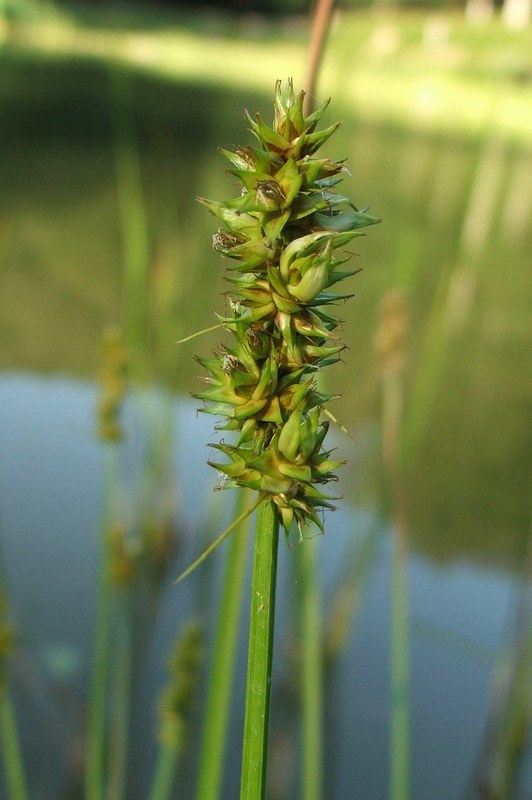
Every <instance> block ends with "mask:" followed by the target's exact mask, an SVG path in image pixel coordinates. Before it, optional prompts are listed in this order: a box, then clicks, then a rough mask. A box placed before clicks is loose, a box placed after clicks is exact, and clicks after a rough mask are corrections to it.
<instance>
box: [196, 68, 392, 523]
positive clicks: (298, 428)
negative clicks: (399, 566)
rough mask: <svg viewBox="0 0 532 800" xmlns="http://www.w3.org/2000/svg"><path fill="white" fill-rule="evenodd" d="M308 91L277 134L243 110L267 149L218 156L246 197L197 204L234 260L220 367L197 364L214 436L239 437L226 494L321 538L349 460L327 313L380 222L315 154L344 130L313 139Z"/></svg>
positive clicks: (287, 104)
mask: <svg viewBox="0 0 532 800" xmlns="http://www.w3.org/2000/svg"><path fill="white" fill-rule="evenodd" d="M304 98H305V93H304V92H301V93H300V94H299V95H298V96H297V97H296V96H295V94H294V89H293V86H292V82H291V81H288V82H287V84H286V85H285V86H284V87H282V86H281V82H280V81H278V82H277V84H276V88H275V101H274V106H275V115H274V122H273V127H269V126H268V125H266V123H265V122H264V120H263V119H262V117H261V116H260V114H257V115H256V116H255V118H252V117H251V116H250V115H249V114H247V112H246V116H247V119H248V122H249V123H250V126H251V132H252V133H253V134H254V135H255V137H256V139H257V140H258V143H259V145H260V147H259V148H256V147H237V148H236V149H235V151H234V152H230V151H227V150H222V151H221V152H222V154H223V155H224V156H225V157H226V158H228V160H229V161H230V162H231V164H232V168H231V169H230V170H229V172H230V174H232V175H234V176H235V177H236V178H238V180H239V181H240V182H241V183H242V191H241V193H240V194H239V196H238V197H236V198H234V199H231V200H226V201H225V202H217V201H213V200H206V199H204V198H199V200H200V202H201V203H203V204H204V205H205V206H206V207H207V208H208V209H209V210H210V211H211V212H212V214H213V215H214V216H215V217H216V219H217V220H218V222H219V224H220V227H219V229H218V231H217V232H216V233H215V234H214V237H213V246H214V249H215V250H216V251H217V252H219V253H221V254H223V255H225V256H227V257H228V258H230V259H231V260H232V264H231V267H230V270H231V273H230V276H229V282H230V285H231V289H230V292H229V302H230V313H229V315H228V316H225V317H220V321H221V323H222V325H223V327H225V328H226V329H227V330H228V331H230V332H231V334H232V344H231V345H224V346H223V347H222V348H220V350H219V351H217V352H216V353H215V354H214V356H213V357H212V358H198V361H199V363H200V364H201V365H202V366H203V367H204V368H205V369H206V370H207V372H208V377H206V378H205V383H206V384H207V388H206V389H205V391H202V392H198V393H197V394H196V395H195V397H197V398H199V399H201V400H205V401H206V403H207V405H206V406H205V407H204V408H203V409H202V410H203V411H207V412H209V413H211V414H216V415H218V416H222V417H224V418H225V421H224V423H223V424H222V425H219V426H218V430H232V431H237V434H236V439H235V442H234V443H233V444H226V443H225V442H221V443H219V444H214V445H212V446H213V447H214V448H215V449H216V450H218V451H219V452H221V453H223V454H224V455H225V456H226V457H227V458H228V459H229V461H228V462H221V463H220V462H218V461H216V462H211V463H212V465H213V466H214V467H215V468H216V469H217V470H219V471H220V472H222V473H224V475H225V476H227V478H226V480H225V481H224V484H223V485H224V487H235V486H247V487H251V488H253V489H256V490H257V491H259V492H261V493H263V495H264V496H266V497H271V499H272V500H273V502H274V503H275V505H276V507H277V510H278V513H279V517H280V520H281V522H282V524H283V526H284V528H285V531H286V533H287V534H288V532H289V530H290V526H291V524H292V522H293V521H294V520H295V521H296V523H297V525H298V527H299V529H300V531H301V527H302V526H303V525H305V524H307V523H308V522H313V523H315V524H316V525H317V526H318V527H319V528H320V529H321V528H322V522H321V519H320V517H319V515H318V510H319V509H320V508H324V507H325V508H332V506H331V504H330V502H329V500H330V499H332V498H330V497H329V496H328V495H326V494H324V493H323V491H322V487H323V485H324V484H326V483H328V482H329V481H332V480H335V479H336V476H335V474H334V470H336V468H337V467H338V466H340V464H341V463H342V462H339V461H333V460H331V459H330V453H329V452H328V451H327V450H325V449H323V447H322V445H323V440H324V438H325V434H326V432H327V422H322V421H321V419H320V414H321V409H322V407H323V406H324V404H325V403H326V402H327V401H328V400H329V399H331V396H329V395H325V394H323V393H320V392H319V391H318V389H317V385H316V373H317V371H318V370H319V369H321V368H322V367H324V366H326V365H328V364H332V363H334V362H336V361H338V359H339V357H340V353H341V351H342V349H343V345H342V344H341V343H340V342H339V341H338V337H337V336H336V335H335V333H334V331H335V329H336V328H337V326H338V324H339V320H338V319H337V318H336V317H335V316H332V315H331V314H330V313H329V312H328V310H327V311H326V310H325V309H328V307H329V306H330V305H331V304H334V303H335V302H338V301H340V300H345V299H346V298H348V297H350V295H349V294H347V295H346V294H337V293H331V292H330V291H329V290H330V288H331V287H332V286H333V285H335V284H337V283H338V282H340V281H342V280H343V279H344V278H347V277H349V276H351V275H354V274H355V272H357V270H344V269H342V265H343V264H345V262H346V261H347V260H348V259H349V257H350V256H349V254H348V253H346V252H345V250H344V249H343V248H345V246H346V245H348V244H349V242H351V240H352V239H354V238H355V237H357V236H360V235H361V234H360V230H359V229H360V228H364V227H366V226H368V225H372V224H373V223H375V222H378V221H379V220H377V219H376V218H375V217H372V216H370V215H369V214H367V213H366V210H363V211H359V210H357V208H356V207H355V206H354V205H353V203H352V202H351V201H350V200H348V199H347V198H346V197H344V196H343V195H341V194H339V193H338V192H337V190H336V186H337V184H338V183H339V182H340V181H341V180H342V175H343V174H344V173H345V172H347V167H346V166H345V163H344V161H331V160H330V159H328V158H323V157H319V156H318V155H317V151H318V150H319V148H320V147H321V145H322V144H324V143H325V142H326V141H327V139H328V138H329V137H330V136H331V134H332V133H334V131H335V130H336V128H337V127H338V124H335V125H331V126H330V127H328V128H325V129H324V130H321V131H319V130H316V126H317V124H318V122H319V120H320V119H321V117H322V115H323V113H324V111H325V109H326V108H327V106H328V102H327V103H324V105H322V106H321V108H319V109H318V110H317V111H315V112H314V113H312V114H309V115H308V116H305V114H304V113H303V105H304Z"/></svg>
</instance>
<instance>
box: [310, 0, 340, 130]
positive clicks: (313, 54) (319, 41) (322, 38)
mask: <svg viewBox="0 0 532 800" xmlns="http://www.w3.org/2000/svg"><path fill="white" fill-rule="evenodd" d="M333 8H334V0H317V3H316V5H315V9H314V16H313V19H312V33H311V39H310V51H309V59H308V75H307V84H306V89H307V96H306V104H307V105H306V107H305V109H306V113H307V114H308V113H310V110H311V107H312V104H313V99H314V95H315V93H316V82H317V79H318V73H319V69H320V64H321V60H322V57H323V53H324V52H325V46H326V44H327V37H328V35H329V28H330V26H331V19H332V13H333Z"/></svg>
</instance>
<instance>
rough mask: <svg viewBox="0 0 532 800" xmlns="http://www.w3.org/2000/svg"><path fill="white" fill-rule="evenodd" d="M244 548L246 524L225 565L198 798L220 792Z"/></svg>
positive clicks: (206, 799)
mask: <svg viewBox="0 0 532 800" xmlns="http://www.w3.org/2000/svg"><path fill="white" fill-rule="evenodd" d="M246 496H247V492H246V491H240V492H239V493H238V508H237V509H235V512H236V514H237V516H238V517H240V516H241V514H242V511H243V508H244V506H245V503H246ZM248 520H249V517H248ZM247 551H248V536H247V526H246V528H245V529H242V528H240V529H239V530H237V531H236V532H235V534H234V535H233V538H232V540H231V547H230V550H229V553H228V558H227V565H226V569H225V579H224V581H223V594H222V598H221V605H220V612H219V614H218V618H217V630H216V635H215V640H214V644H213V659H212V666H211V674H210V682H209V688H208V694H207V707H206V712H205V732H204V735H203V741H202V747H201V754H200V768H199V784H198V792H197V800H217V798H218V797H219V796H220V786H221V780H222V772H223V770H222V767H223V757H224V752H225V745H226V739H227V724H228V718H229V706H230V700H231V690H232V677H233V674H234V664H235V657H236V641H237V636H238V631H239V627H240V611H241V606H242V598H243V587H244V578H245V571H246V555H247ZM152 800H155V798H152ZM157 800H158V799H157Z"/></svg>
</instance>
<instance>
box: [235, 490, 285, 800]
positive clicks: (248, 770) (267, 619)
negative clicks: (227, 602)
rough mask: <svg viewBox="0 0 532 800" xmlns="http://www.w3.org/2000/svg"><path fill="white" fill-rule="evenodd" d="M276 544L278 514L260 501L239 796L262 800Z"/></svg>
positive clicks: (264, 784)
mask: <svg viewBox="0 0 532 800" xmlns="http://www.w3.org/2000/svg"><path fill="white" fill-rule="evenodd" d="M278 543H279V522H278V518H277V514H276V512H275V508H274V506H273V503H272V501H271V500H268V501H264V502H263V503H261V505H260V506H259V510H258V513H257V526H256V534H255V548H254V554H253V575H252V580H251V610H250V623H249V650H248V674H247V684H246V711H245V718H244V742H243V750H242V773H241V783H240V800H264V797H265V794H266V767H267V756H268V730H269V720H270V693H271V669H272V655H273V632H274V618H275V587H276V580H277V550H278Z"/></svg>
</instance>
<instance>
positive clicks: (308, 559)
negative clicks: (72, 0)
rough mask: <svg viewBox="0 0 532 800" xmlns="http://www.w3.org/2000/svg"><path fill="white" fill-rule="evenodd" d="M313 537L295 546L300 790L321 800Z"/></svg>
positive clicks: (319, 646)
mask: <svg viewBox="0 0 532 800" xmlns="http://www.w3.org/2000/svg"><path fill="white" fill-rule="evenodd" d="M317 544H318V543H317V540H316V539H308V540H307V541H305V542H303V543H302V544H301V546H300V547H299V548H298V554H299V569H300V576H301V581H300V586H301V601H302V606H301V648H302V649H301V679H302V706H303V708H302V717H303V730H302V740H303V763H302V794H301V796H302V797H304V798H305V800H320V799H321V797H322V793H323V740H322V720H323V660H322V659H323V648H322V642H321V603H320V585H319V578H318V573H317V560H316V548H317Z"/></svg>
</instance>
